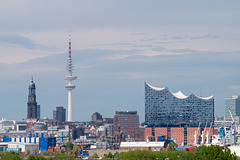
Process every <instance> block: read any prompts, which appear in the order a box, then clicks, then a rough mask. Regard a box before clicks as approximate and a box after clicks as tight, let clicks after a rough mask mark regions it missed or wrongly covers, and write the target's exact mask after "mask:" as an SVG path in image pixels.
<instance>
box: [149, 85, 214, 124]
mask: <svg viewBox="0 0 240 160" xmlns="http://www.w3.org/2000/svg"><path fill="white" fill-rule="evenodd" d="M145 122H146V125H148V126H150V127H163V126H177V125H180V124H181V123H182V124H184V123H186V124H187V125H188V126H191V127H197V126H198V125H199V122H201V126H205V124H206V123H207V124H208V125H210V123H213V122H214V97H213V96H210V97H206V98H203V97H197V96H195V95H194V94H191V95H190V96H185V95H183V94H182V93H181V92H180V91H179V92H177V93H172V92H170V91H169V89H168V88H157V87H153V86H151V85H149V84H148V83H145Z"/></svg>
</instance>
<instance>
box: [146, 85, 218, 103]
mask: <svg viewBox="0 0 240 160" xmlns="http://www.w3.org/2000/svg"><path fill="white" fill-rule="evenodd" d="M146 84H147V85H148V86H149V87H150V88H152V89H154V90H155V91H162V90H168V91H169V92H170V93H171V94H172V95H173V96H175V97H176V98H178V99H185V98H188V97H189V96H186V95H184V94H183V93H182V92H181V91H178V92H176V93H172V92H171V91H170V90H169V89H168V88H167V87H164V88H158V87H154V86H152V85H150V84H148V83H147V82H146ZM191 95H193V96H195V97H197V98H200V99H204V100H208V99H211V98H213V95H211V96H209V97H200V96H196V95H194V94H191Z"/></svg>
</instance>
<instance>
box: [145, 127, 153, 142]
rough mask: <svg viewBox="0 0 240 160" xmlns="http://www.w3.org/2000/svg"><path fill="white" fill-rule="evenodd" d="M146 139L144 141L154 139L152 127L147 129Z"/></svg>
mask: <svg viewBox="0 0 240 160" xmlns="http://www.w3.org/2000/svg"><path fill="white" fill-rule="evenodd" d="M144 137H145V138H144V141H147V139H148V138H149V137H152V128H150V127H147V128H145V132H144Z"/></svg>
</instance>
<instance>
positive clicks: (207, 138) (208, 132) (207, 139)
mask: <svg viewBox="0 0 240 160" xmlns="http://www.w3.org/2000/svg"><path fill="white" fill-rule="evenodd" d="M211 128H212V122H211V124H210V129H209V131H207V134H206V144H209V135H210V133H211Z"/></svg>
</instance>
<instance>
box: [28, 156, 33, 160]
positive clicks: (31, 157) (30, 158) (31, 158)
mask: <svg viewBox="0 0 240 160" xmlns="http://www.w3.org/2000/svg"><path fill="white" fill-rule="evenodd" d="M27 160H35V157H34V156H32V155H30V156H29V157H28V159H27Z"/></svg>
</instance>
